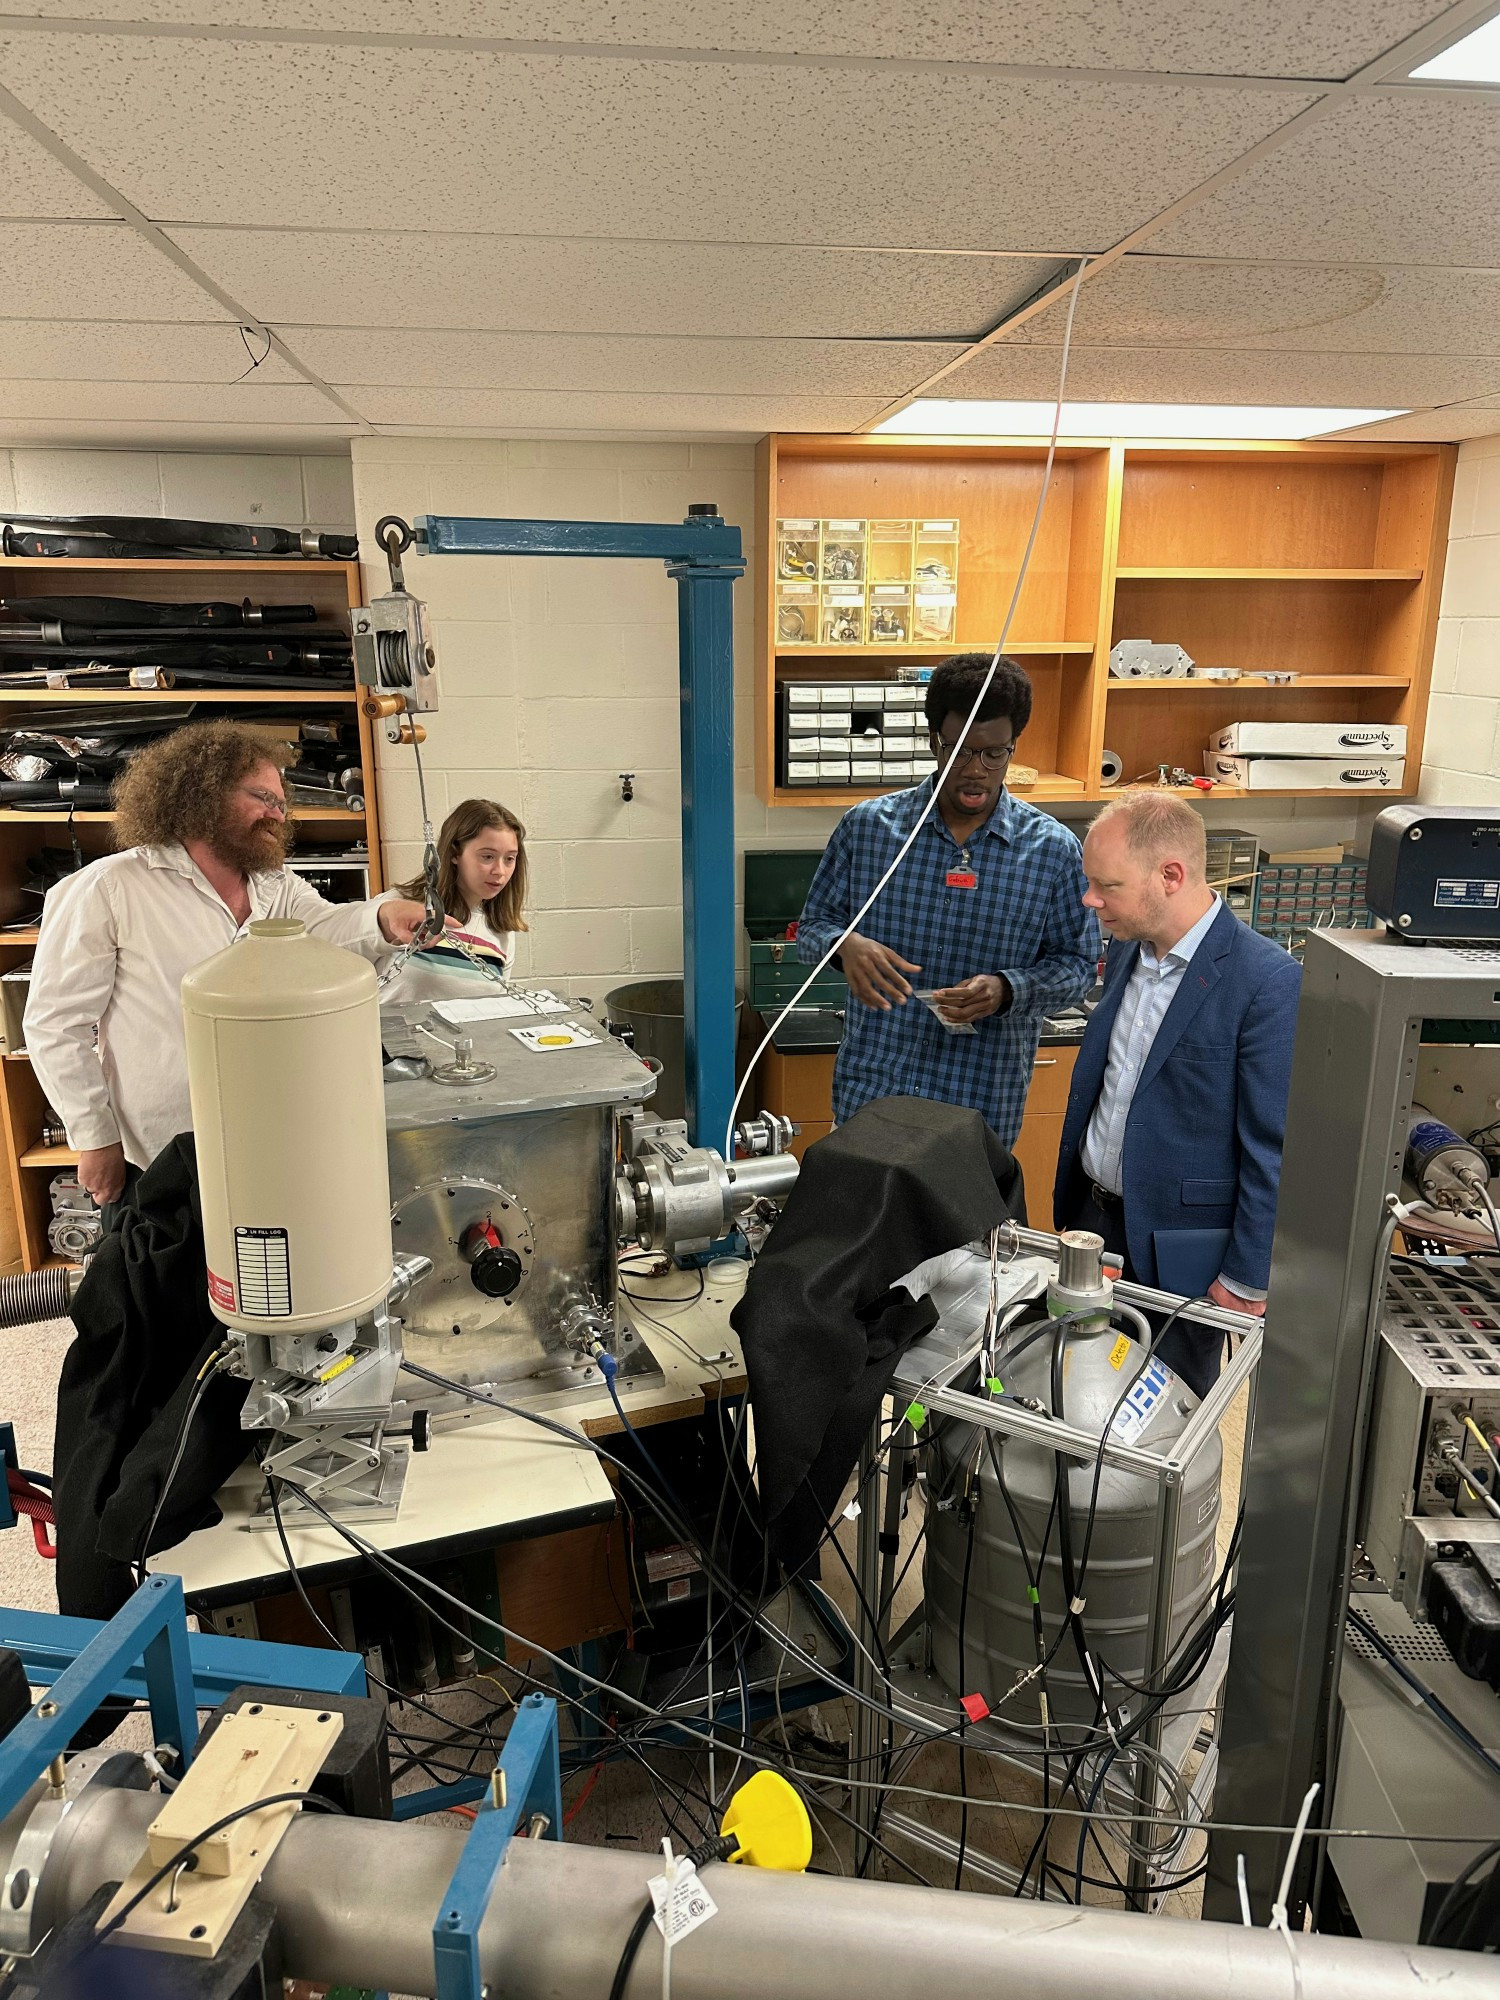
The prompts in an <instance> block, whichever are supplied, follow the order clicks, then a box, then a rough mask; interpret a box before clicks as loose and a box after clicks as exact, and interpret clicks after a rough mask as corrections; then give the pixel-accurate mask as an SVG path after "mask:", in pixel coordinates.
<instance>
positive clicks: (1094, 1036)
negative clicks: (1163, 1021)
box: [1074, 944, 1141, 1115]
mask: <svg viewBox="0 0 1500 2000" xmlns="http://www.w3.org/2000/svg"><path fill="white" fill-rule="evenodd" d="M1140 955H1141V948H1140V946H1139V945H1138V944H1128V945H1126V946H1124V947H1123V948H1122V949H1119V950H1116V948H1115V947H1111V950H1110V960H1111V961H1113V962H1112V963H1111V962H1109V961H1106V963H1105V967H1104V991H1103V992H1102V993H1101V994H1100V996H1099V1004H1098V1006H1097V1007H1096V1008H1095V1009H1094V1011H1093V1013H1092V1014H1091V1015H1090V1016H1089V1025H1088V1032H1087V1034H1086V1035H1085V1037H1084V1041H1083V1046H1082V1048H1081V1049H1080V1050H1079V1052H1078V1070H1077V1071H1076V1072H1075V1082H1074V1091H1075V1093H1076V1094H1077V1095H1079V1097H1080V1099H1081V1101H1082V1102H1084V1103H1086V1104H1087V1105H1088V1107H1089V1112H1090V1115H1092V1112H1093V1106H1094V1100H1095V1099H1096V1098H1097V1097H1098V1095H1099V1087H1100V1085H1101V1084H1102V1083H1103V1082H1104V1072H1105V1070H1106V1069H1107V1068H1108V1066H1109V1038H1110V1036H1111V1035H1112V1034H1113V1033H1114V1026H1115V1016H1116V1014H1118V1013H1119V1011H1120V1002H1121V1001H1122V1000H1123V999H1124V997H1125V988H1126V987H1127V986H1128V985H1129V983H1130V975H1131V973H1132V972H1134V970H1135V967H1136V961H1137V960H1138V959H1139V957H1140ZM1085 1056H1087V1058H1088V1061H1087V1064H1086V1065H1085V1062H1084V1058H1085Z"/></svg>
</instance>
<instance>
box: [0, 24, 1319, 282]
mask: <svg viewBox="0 0 1500 2000" xmlns="http://www.w3.org/2000/svg"><path fill="white" fill-rule="evenodd" d="M0 77H3V78H4V80H5V82H6V84H7V85H8V87H9V88H10V89H11V90H13V91H14V92H15V93H16V95H17V96H18V97H19V98H20V99H21V100H22V101H23V102H24V103H25V104H26V105H27V106H28V107H29V108H30V109H31V110H32V111H33V113H34V114H35V115H36V116H37V117H38V118H40V119H42V120H43V121H44V122H45V123H46V124H47V125H48V126H49V127H50V128H51V129H52V130H53V131H54V132H56V133H57V134H58V135H59V137H60V138H62V139H63V140H64V141H65V142H66V143H67V144H68V145H70V146H73V147H75V148H76V149H77V150H78V151H79V152H80V153H81V154H83V155H84V156H85V157H86V158H87V159H88V160H89V161H90V163H91V164H92V165H94V166H95V168H96V170H97V171H98V172H99V173H101V174H102V175H104V177H105V178H106V179H107V180H108V181H110V182H111V183H112V184H113V185H114V186H115V187H117V188H119V190H120V191H121V192H122V193H123V194H125V195H126V196H127V197H128V198H129V199H130V200H131V201H133V202H134V203H136V204H137V205H138V206H139V207H140V208H141V209H142V210H143V211H144V212H145V213H146V214H147V215H149V216H151V217H153V218H155V219H156V220H158V221H160V222H168V223H174V224H175V223H191V222H233V223H240V224H244V223H247V222H258V223H280V224H283V225H287V226H304V227H305V226H309V225H317V224H338V225H343V226H346V227H351V228H374V227H381V226H388V225H389V223H390V221H391V219H392V213H393V206H394V209H395V212H396V213H397V214H400V213H402V212H403V208H404V212H406V213H410V210H411V202H410V201H408V202H406V203H405V204H402V203H400V202H399V200H398V201H397V202H396V203H395V204H393V200H392V196H391V192H390V190H392V189H393V188H397V189H399V188H406V187H410V188H411V189H412V190H413V193H414V194H415V196H416V198H417V202H418V204H419V205H420V206H422V207H427V208H432V209H434V210H436V211H438V212H440V213H441V215H442V219H443V222H444V226H445V227H447V228H461V227H469V228H478V229H487V228H493V227H495V225H496V223H497V222H499V223H501V224H503V225H504V226H506V227H513V226H514V225H515V224H516V222H518V221H520V220H524V222H525V225H526V228H527V230H528V232H532V231H539V232H545V233H549V234H561V235H578V234H588V235H627V236H635V237H640V236H648V237H649V236H655V235H660V236H664V237H669V238H674V239H680V238H682V237H684V236H689V237H691V236H710V237H713V238H715V239H720V240H722V239H725V238H731V237H732V238H734V239H737V240H741V241H751V242H753V241H761V242H769V243H782V242H797V241H817V242H828V241H834V242H844V243H848V244H851V245H853V244H858V243H861V242H872V243H888V242H891V241H893V240H894V241H897V242H901V241H912V242H927V241H930V242H932V243H933V244H935V245H943V246H945V247H948V248H955V247H962V248H972V249H1014V250H1032V249H1042V250H1050V249H1051V248H1052V247H1053V246H1054V245H1056V244H1058V243H1078V244H1080V245H1083V246H1087V247H1098V246H1101V245H1103V244H1105V243H1109V242H1112V241H1114V240H1116V239H1117V238H1118V237H1119V236H1120V235H1122V234H1123V233H1124V232H1125V231H1126V230H1127V229H1129V228H1132V227H1134V226H1135V225H1136V224H1137V223H1138V222H1139V221H1140V220H1141V219H1142V217H1143V216H1147V215H1151V214H1153V213H1155V212H1156V211H1157V210H1158V209H1160V208H1161V207H1162V206H1163V205H1164V204H1165V203H1166V202H1168V201H1170V200H1172V199H1173V198H1175V197H1176V196H1178V195H1181V194H1182V193H1184V192H1186V190H1187V189H1189V188H1191V187H1193V186H1195V185H1196V184H1197V183H1198V182H1200V181H1202V180H1203V179H1205V178H1206V177H1207V176H1208V175H1210V174H1212V173H1214V172H1215V171H1217V170H1218V169H1219V168H1220V167H1223V166H1225V165H1227V164H1228V163H1229V162H1230V161H1232V160H1233V159H1234V158H1236V157H1237V156H1238V155H1239V154H1240V153H1242V152H1244V151H1245V150H1246V149H1247V148H1248V147H1249V146H1250V145H1252V144H1254V143H1255V142H1257V141H1258V140H1260V139H1262V138H1264V137H1266V136H1267V135H1268V134H1269V133H1271V132H1272V131H1274V130H1275V129H1277V127H1279V126H1280V125H1282V124H1283V123H1285V122H1286V120H1288V119H1289V118H1291V117H1293V116H1294V115H1295V114H1296V113H1297V112H1298V111H1299V110H1302V109H1304V108H1306V107H1307V106H1308V105H1309V104H1311V103H1313V102H1315V101H1316V98H1315V96H1314V95H1313V94H1310V93H1308V92H1307V91H1302V90H1293V89H1289V90H1287V91H1285V92H1281V91H1271V92H1267V91H1245V92H1235V91H1232V90H1215V91H1202V90H1195V89H1193V88H1191V87H1187V86H1176V87H1173V88H1149V89H1140V88H1135V87H1131V86H1129V85H1125V86H1113V85H1109V84H1104V83H1091V84H1076V83H1059V82H1050V81H1049V82H1042V81H1029V82H1018V83H1009V82H1007V83H1004V84H994V83H991V82H988V81H977V80H975V81H971V80H966V79H965V78H963V77H962V76H953V75H944V76H942V77H925V76H912V75H909V74H907V75H901V76H898V77H894V78H891V79H888V80H885V81H883V82H882V84H881V87H880V89H879V90H878V92H877V91H872V90H869V89H859V88H854V89H851V88H850V85H849V80H848V79H847V78H846V77H844V76H841V75H839V74H838V73H836V72H833V71H828V70H819V69H817V68H807V69H799V70H793V71H772V70H766V69H757V68H754V67H750V68H746V67H742V66H735V65H732V64H726V63H708V62H705V63H701V64H696V65H678V64H663V63H652V62H626V61H598V60H594V59H589V58H577V57H571V56H568V55H563V54H559V55H556V56H546V57H531V56H527V57H512V56H490V55H475V54H467V53H458V52H453V51H449V50H442V51H432V50H425V49H424V50H417V51H415V52H411V53H407V52H403V51H399V50H393V49H386V48H377V49H370V48H360V47H354V46H349V47H339V48H329V47H322V46H315V47H308V46H305V45H276V46H268V45H265V44H261V43H256V42H228V43H225V42H206V41H160V40H152V39H142V40H137V39H132V38H128V37H120V36H98V37H95V36H82V35H75V34H57V35H21V36H17V35H11V36H5V37H0ZM892 134H900V135H901V145H902V158H903V169H902V171H901V172H900V173H898V174H896V175H894V176H893V175H892V173H891V135H892ZM1070 139H1071V145H1072V146H1073V148H1075V149H1076V157H1077V158H1079V159H1084V158H1087V160H1088V163H1089V170H1088V172H1087V173H1086V174H1077V175H1071V174H1068V175H1060V174H1059V173H1058V172H1057V152H1058V149H1059V148H1060V147H1065V146H1067V145H1068V144H1069V141H1070ZM414 161H420V162H421V163H422V164H421V174H420V178H419V179H418V180H416V181H413V180H412V178H411V168H412V163H413V162H414Z"/></svg>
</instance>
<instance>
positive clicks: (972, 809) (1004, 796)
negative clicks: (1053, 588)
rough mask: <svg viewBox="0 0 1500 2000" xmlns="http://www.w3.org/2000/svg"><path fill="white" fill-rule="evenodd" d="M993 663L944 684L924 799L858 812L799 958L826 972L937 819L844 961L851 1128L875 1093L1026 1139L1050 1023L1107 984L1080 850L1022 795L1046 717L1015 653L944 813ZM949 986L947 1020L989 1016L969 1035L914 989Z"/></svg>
mask: <svg viewBox="0 0 1500 2000" xmlns="http://www.w3.org/2000/svg"><path fill="white" fill-rule="evenodd" d="M989 664H990V659H989V655H988V654H987V653H962V654H960V655H959V656H958V657H957V658H956V659H952V660H948V661H946V662H945V663H944V664H943V665H942V666H940V667H939V668H938V669H937V671H936V672H935V673H934V674H933V676H932V679H931V681H930V682H929V683H928V686H927V703H926V707H927V726H928V730H929V732H930V739H931V748H932V754H933V756H934V758H935V759H936V760H937V771H936V772H935V773H934V775H933V776H932V777H931V778H928V779H926V780H925V782H924V783H922V784H920V785H915V786H913V787H912V788H911V789H910V790H909V791H903V792H893V793H890V794H888V795H887V796H886V797H884V798H879V799H865V800H863V801H861V803H860V804H859V805H857V806H853V807H851V809H850V810H849V811H848V812H847V813H845V815H844V817H843V818H842V819H841V820H840V821H839V824H838V826H837V827H836V828H835V830H834V834H833V838H832V839H831V840H830V841H829V843H828V847H827V849H826V851H825V853H824V855H823V859H822V860H821V861H820V862H819V864H818V872H817V874H816V875H815V876H814V877H813V884H812V887H811V889H810V890H809V891H808V897H807V907H806V908H805V909H804V910H803V912H802V917H801V921H800V923H799V925H798V929H797V954H798V956H799V957H800V958H801V959H802V960H803V961H804V962H805V963H807V964H810V965H815V964H816V963H817V962H818V960H819V959H821V958H822V956H823V954H824V953H825V952H826V951H827V950H828V948H829V946H830V945H831V944H832V943H833V942H834V940H835V939H836V938H837V937H838V936H839V935H840V933H841V932H842V931H843V929H844V927H845V925H846V924H848V923H849V921H850V919H851V918H852V917H853V916H854V914H855V912H856V911H857V910H858V909H859V908H860V907H861V905H862V904H863V903H864V901H865V898H866V897H867V896H868V895H869V894H870V892H871V890H872V889H873V888H874V887H875V885H876V883H877V882H878V881H879V880H880V878H881V876H882V875H883V874H884V873H885V871H886V869H887V868H888V867H889V866H890V864H891V862H892V861H893V860H894V858H895V856H896V853H897V851H898V849H899V848H900V846H901V843H902V842H903V841H904V840H905V839H906V836H907V835H908V834H909V833H910V832H911V829H912V827H913V825H914V824H915V823H916V822H917V821H918V820H919V819H920V820H922V821H923V825H922V828H921V831H920V832H919V833H918V835H917V837H916V839H915V840H914V841H913V843H912V846H911V850H910V852H909V853H908V854H907V856H906V859H905V860H904V861H903V862H902V863H901V866H900V867H899V868H898V869H897V870H896V873H895V875H894V876H893V877H892V878H891V880H890V882H889V883H887V885H886V887H885V888H884V889H883V890H882V891H881V893H880V896H879V898H878V899H877V900H876V902H875V903H874V905H873V906H872V908H871V909H869V910H868V911H867V912H866V913H865V915H864V916H863V917H862V918H861V919H860V926H859V929H858V930H857V931H856V932H854V933H853V934H852V935H851V936H850V937H848V938H846V939H845V940H844V943H843V946H842V947H841V949H840V952H839V958H838V962H839V963H840V964H841V965H842V968H843V973H844V977H845V978H846V979H847V980H848V982H849V996H850V1006H849V1012H848V1019H847V1022H846V1025H845V1030H844V1041H843V1046H842V1047H841V1049H840V1050H839V1055H838V1062H837V1064H836V1065H835V1068H834V1073H833V1115H834V1117H835V1118H836V1119H837V1120H838V1121H839V1122H840V1123H842V1122H843V1121H844V1120H845V1119H847V1118H850V1117H852V1116H853V1114H854V1113H855V1112H856V1111H857V1110H858V1109H859V1107H860V1106H861V1105H862V1104H867V1103H869V1101H870V1100H871V1099H872V1098H876V1097H933V1098H938V1099H941V1100H942V1101H944V1102H946V1103H948V1104H965V1105H968V1106H969V1107H970V1108H971V1109H973V1110H975V1111H978V1112H980V1113H981V1114H982V1116H983V1117H984V1119H985V1122H986V1123H987V1124H988V1125H989V1126H990V1127H991V1129H992V1130H993V1131H994V1132H995V1134H996V1136H997V1137H998V1138H1000V1139H1001V1140H1003V1142H1004V1143H1005V1144H1006V1145H1007V1146H1011V1145H1014V1143H1015V1138H1016V1134H1017V1133H1018V1132H1019V1131H1020V1129H1021V1116H1022V1113H1023V1111H1024V1109H1025V1105H1026V1089H1027V1085H1028V1084H1029V1082H1030V1080H1031V1068H1032V1063H1033V1061H1034V1060H1035V1057H1036V1046H1037V1040H1038V1037H1039V1035H1040V1033H1041V1022H1042V1017H1043V1015H1045V1014H1049V1013H1054V1012H1056V1010H1057V1009H1058V1008H1059V1007H1062V1006H1065V1005H1066V1004H1067V1003H1068V1002H1069V1001H1074V1000H1080V999H1082V997H1083V995H1084V994H1085V993H1087V992H1088V990H1089V988H1090V987H1091V986H1092V985H1093V983H1094V976H1095V970H1096V967H1097V964H1098V959H1099V930H1098V926H1097V924H1096V923H1095V921H1094V916H1093V913H1092V911H1089V910H1086V909H1085V908H1084V907H1083V895H1084V891H1085V889H1086V888H1087V887H1088V884H1087V882H1086V880H1085V879H1084V873H1083V865H1082V860H1081V850H1080V848H1079V845H1078V841H1077V839H1076V838H1075V837H1074V835H1073V834H1071V833H1070V832H1069V831H1068V829H1067V828H1066V827H1065V826H1063V825H1061V824H1060V823H1059V822H1058V821H1057V820H1055V819H1052V818H1050V817H1049V815H1048V814H1046V813H1044V812H1040V811H1038V809H1037V808H1036V807H1035V806H1032V805H1028V804H1026V803H1025V801H1024V800H1021V799H1017V798H1013V797H1012V796H1011V794H1010V793H1008V792H1007V791H1006V790H1005V784H1004V778H1005V771H1006V767H1007V765H1008V764H1009V763H1010V759H1011V754H1012V752H1013V751H1014V749H1015V746H1016V740H1017V738H1018V737H1019V736H1020V734H1021V731H1022V730H1023V729H1024V728H1025V727H1026V724H1027V722H1028V721H1029V720H1030V717H1031V682H1030V681H1029V680H1028V679H1027V677H1026V675H1025V673H1024V672H1023V671H1022V670H1021V668H1020V667H1018V666H1017V665H1016V663H1015V661H1014V660H1006V659H1002V660H1001V661H1000V662H999V664H998V666H997V667H996V669H995V677H994V680H993V681H992V682H991V684H990V688H989V692H988V693H987V694H986V695H985V698H984V700H983V702H982V703H981V704H980V708H979V713H978V715H977V716H976V717H975V720H974V722H973V724H972V725H971V727H970V728H969V730H968V731H967V733H966V734H963V753H962V754H961V755H960V756H959V757H958V758H957V759H956V760H955V762H954V765H953V769H952V771H951V772H950V774H949V777H948V780H947V782H946V784H944V785H943V787H942V789H941V791H939V792H938V795H937V802H936V808H935V809H934V806H933V791H934V788H935V786H936V784H937V776H938V774H939V773H941V771H942V770H943V768H944V766H945V765H946V764H947V762H948V759H949V757H950V756H951V754H952V752H953V749H954V746H955V745H956V744H957V743H958V742H959V739H960V735H961V733H963V730H964V723H965V722H966V720H967V719H968V715H969V711H970V710H971V709H972V708H973V706H974V699H975V696H976V695H977V694H978V693H979V690H980V687H981V685H982V684H983V681H984V676H985V673H986V671H987V670H988V668H989ZM919 974H920V977H917V975H919ZM932 989H935V991H934V998H935V999H936V1000H937V1001H938V1002H939V1003H940V1005H941V1007H942V1010H943V1014H944V1016H945V1017H946V1019H947V1020H949V1021H953V1022H972V1023H973V1024H974V1028H975V1032H974V1033H973V1034H954V1033H952V1032H951V1031H950V1030H949V1029H948V1028H946V1027H944V1025H943V1022H942V1021H940V1020H939V1019H938V1018H937V1017H936V1016H935V1015H934V1014H933V1012H932V1010H931V1009H930V1008H928V1007H927V1006H925V1005H923V1004H922V1003H921V1002H920V1001H913V999H912V995H913V993H914V992H915V991H919V990H920V991H928V990H932Z"/></svg>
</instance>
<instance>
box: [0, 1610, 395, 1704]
mask: <svg viewBox="0 0 1500 2000" xmlns="http://www.w3.org/2000/svg"><path fill="white" fill-rule="evenodd" d="M108 1629H109V1627H108V1626H105V1625H103V1624H101V1623H100V1622H99V1620H98V1619H96V1618H62V1617H59V1616H58V1615H57V1614H56V1613H55V1612H51V1611H17V1610H15V1609H13V1608H12V1607H10V1606H8V1605H0V1646H8V1647H10V1648H11V1649H12V1651H14V1652H17V1653H19V1654H20V1655H21V1659H22V1661H23V1663H24V1665H25V1667H26V1678H27V1679H28V1680H29V1681H30V1682H31V1684H32V1686H33V1687H46V1686H47V1685H48V1683H49V1682H51V1681H55V1680H56V1679H57V1678H58V1676H59V1675H60V1674H61V1673H62V1672H63V1671H64V1670H65V1669H66V1668H67V1667H69V1666H70V1665H71V1664H72V1662H73V1661H74V1660H75V1659H76V1658H77V1657H78V1655H79V1654H80V1653H81V1652H82V1651H83V1650H84V1648H85V1647H86V1646H87V1645H88V1644H89V1643H90V1641H91V1640H93V1639H96V1638H97V1637H98V1636H99V1634H100V1633H101V1632H105V1631H107V1630H108ZM188 1660H189V1663H190V1665H191V1669H192V1676H193V1699H194V1701H195V1703H196V1704H197V1706H198V1707H199V1708H217V1707H218V1705H219V1703H220V1702H221V1701H223V1700H225V1699H226V1698H227V1697H228V1696H229V1695H231V1694H233V1693H234V1691H235V1689H236V1688H237V1687H245V1686H253V1687H284V1688H301V1689H304V1690H305V1691H306V1692H307V1693H309V1694H355V1695H362V1694H366V1693H368V1691H369V1690H368V1687H367V1684H366V1681H365V1663H364V1661H363V1660H362V1659H361V1658H360V1656H359V1654H358V1653H344V1652H336V1651H335V1650H334V1649H333V1648H332V1647H331V1646H330V1647H323V1646H280V1645H276V1644H274V1643H273V1642H272V1641H271V1640H268V1639H224V1638H221V1637H220V1636H219V1634H218V1633H217V1632H189V1634H188ZM107 1692H108V1693H109V1694H113V1695H121V1696H123V1697H124V1698H125V1699H126V1700H127V1701H139V1700H140V1699H141V1698H142V1696H144V1695H145V1694H146V1692H147V1688H146V1676H145V1674H144V1672H143V1671H142V1669H141V1668H140V1666H138V1665H136V1666H131V1665H126V1666H123V1667H122V1669H121V1671H120V1674H119V1676H118V1678H117V1679H116V1681H115V1683H114V1685H113V1686H112V1687H111V1688H109V1689H108V1690H107Z"/></svg>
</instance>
